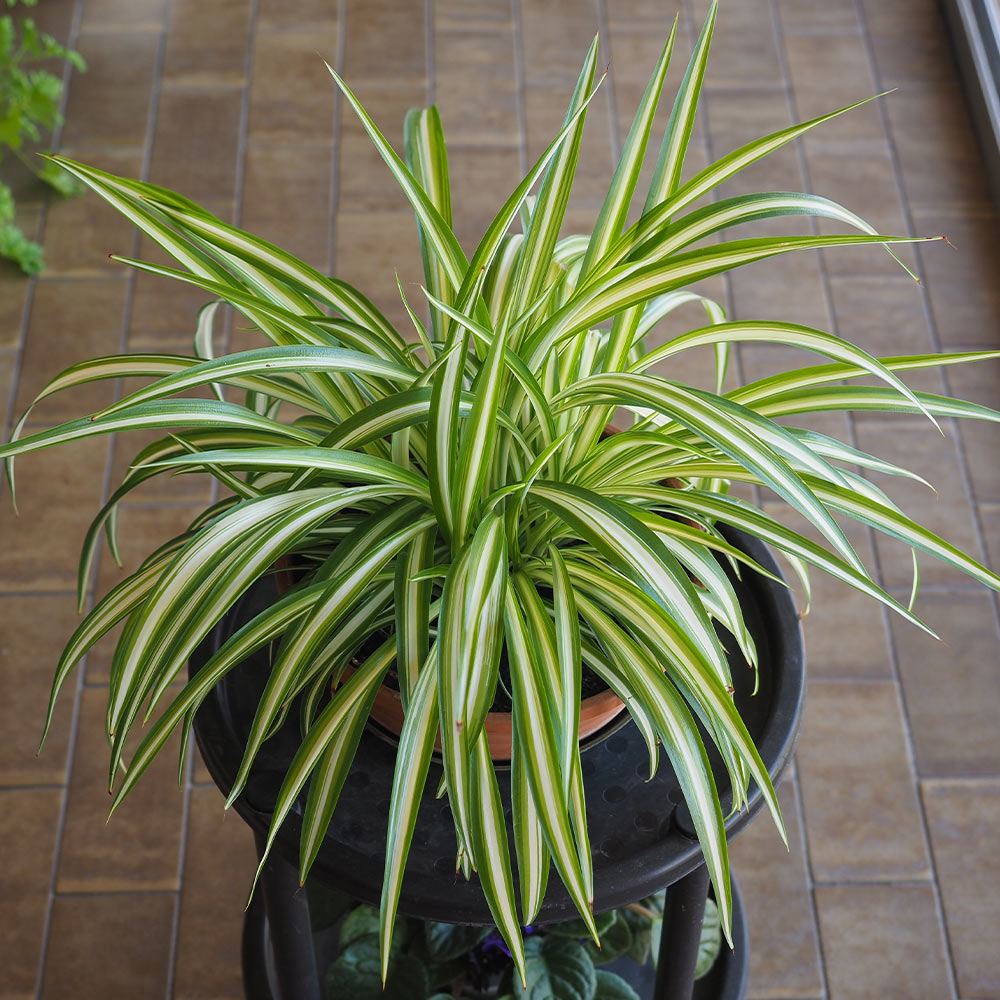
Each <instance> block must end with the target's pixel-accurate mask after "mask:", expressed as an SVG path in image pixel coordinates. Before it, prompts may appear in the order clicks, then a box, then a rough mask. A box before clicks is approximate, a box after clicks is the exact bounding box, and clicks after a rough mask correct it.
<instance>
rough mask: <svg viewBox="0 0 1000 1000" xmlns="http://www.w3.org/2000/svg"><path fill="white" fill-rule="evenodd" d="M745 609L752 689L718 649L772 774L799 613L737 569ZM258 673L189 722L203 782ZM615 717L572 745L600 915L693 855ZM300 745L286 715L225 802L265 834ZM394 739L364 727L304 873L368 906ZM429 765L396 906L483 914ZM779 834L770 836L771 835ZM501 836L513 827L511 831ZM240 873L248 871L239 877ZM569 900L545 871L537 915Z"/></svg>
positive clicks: (505, 775)
mask: <svg viewBox="0 0 1000 1000" xmlns="http://www.w3.org/2000/svg"><path fill="white" fill-rule="evenodd" d="M733 540H734V541H736V542H737V543H738V544H739V545H740V546H741V547H742V548H743V549H744V550H746V551H747V552H748V554H750V555H751V556H752V557H753V558H755V559H756V560H757V561H758V562H759V563H760V564H761V565H763V566H765V567H766V568H768V569H770V570H771V571H772V572H775V571H776V569H777V567H776V565H775V563H774V561H773V559H772V557H771V555H770V553H768V552H767V550H766V549H765V548H764V547H763V546H762V545H761V544H760V543H759V542H757V541H756V540H754V539H749V538H746V537H744V536H740V535H738V534H735V533H733ZM734 582H735V585H736V588H737V593H738V594H739V596H740V600H741V602H742V604H743V607H744V615H745V617H746V621H747V624H748V626H749V627H750V630H751V634H752V635H753V637H754V640H755V642H756V644H757V649H758V653H759V663H760V687H759V690H758V692H757V694H756V695H752V689H753V681H754V677H753V671H752V670H751V669H750V668H749V667H748V665H747V664H746V662H745V661H744V660H743V659H742V657H741V656H740V654H739V652H738V651H736V649H737V648H736V643H735V642H734V641H732V639H731V637H729V636H728V634H725V633H724V634H723V636H722V637H723V644H724V645H725V646H726V648H727V649H730V650H734V651H736V652H734V653H733V654H731V655H730V663H731V666H732V673H733V682H734V685H735V686H736V695H735V697H736V702H737V705H738V707H739V709H740V711H741V714H742V716H743V719H744V721H745V722H746V725H747V728H748V729H749V731H750V734H751V735H752V736H753V738H754V740H755V742H756V744H757V748H758V750H759V751H760V753H761V757H762V759H763V761H764V763H765V765H766V766H767V768H768V771H769V773H770V774H771V775H772V778H776V777H777V775H778V774H779V773H780V771H781V769H782V768H783V766H784V764H785V763H786V761H787V759H788V757H789V756H790V754H791V749H792V744H793V741H794V737H795V734H796V732H797V728H798V719H799V714H800V709H801V700H802V690H803V683H804V654H803V648H802V637H801V630H800V627H799V621H798V616H797V614H796V612H795V610H794V606H793V605H792V602H791V598H790V596H789V593H788V591H787V589H786V588H785V587H783V586H781V585H780V584H777V583H775V582H773V581H769V580H767V579H765V578H763V577H761V576H760V575H759V574H755V573H751V572H750V571H749V570H744V572H743V580H740V581H734ZM273 599H274V591H273V583H272V582H271V581H269V580H268V581H262V582H261V583H259V584H257V585H256V586H255V587H252V588H251V589H250V590H249V591H248V592H247V593H246V594H245V595H244V597H243V598H241V600H240V601H239V602H238V604H237V605H236V606H235V607H234V608H233V610H232V611H231V612H230V614H229V615H228V616H227V618H226V619H225V620H224V621H223V622H222V623H220V625H219V627H217V629H216V630H215V632H214V633H213V634H212V635H211V636H209V638H208V639H206V641H205V643H203V644H202V646H201V647H200V648H199V650H198V652H197V653H196V655H195V656H194V657H193V658H192V663H191V669H192V670H196V669H197V668H198V667H199V666H200V665H201V664H202V663H204V662H205V660H206V659H207V658H208V656H209V655H211V653H212V651H214V650H215V649H216V648H218V646H219V645H220V644H221V643H222V642H223V641H224V639H225V637H226V636H227V635H229V634H231V633H232V631H234V630H235V628H238V627H239V626H240V625H242V624H243V623H244V622H246V621H249V620H250V619H251V618H252V617H253V616H254V615H255V614H257V613H258V612H259V611H261V610H263V609H264V608H265V607H266V606H267V605H268V604H269V603H270V602H271V601H272V600H273ZM268 670H269V660H268V654H267V651H266V650H264V651H261V652H260V653H259V654H258V655H257V656H255V657H251V658H250V659H249V660H248V661H247V662H245V663H244V664H242V665H241V666H240V667H238V668H237V669H235V670H233V671H231V672H230V673H229V674H228V675H227V676H226V678H224V680H223V681H222V682H221V683H220V684H219V685H218V686H217V687H216V689H215V690H214V691H213V693H212V694H211V695H210V696H209V698H207V699H206V701H205V703H204V704H203V705H202V707H201V708H200V709H199V711H198V715H197V719H196V723H195V732H196V735H197V739H198V744H199V746H200V748H201V751H202V756H203V757H204V759H205V763H206V766H207V767H208V769H209V771H210V773H211V774H212V777H213V779H214V780H215V782H216V783H217V784H218V785H219V787H220V788H221V789H223V790H224V791H226V792H228V790H229V789H230V788H231V787H232V781H233V778H234V776H235V774H236V771H237V768H238V766H239V763H240V759H241V757H242V753H243V748H244V746H245V743H246V737H247V735H248V733H249V728H250V722H251V720H252V718H253V713H254V709H255V708H256V704H257V697H258V695H259V693H260V690H261V688H262V687H263V683H264V679H265V678H266V676H267V673H268ZM623 718H624V719H625V720H626V721H624V723H622V722H618V723H613V724H612V725H611V726H610V727H608V729H609V730H610V731H609V732H605V733H602V734H599V736H598V738H592V739H591V740H589V741H588V742H587V744H586V745H585V746H584V747H583V748H582V750H581V763H582V766H583V775H584V785H585V790H586V799H587V819H588V828H589V835H590V841H591V845H592V852H593V863H594V910H595V911H596V912H601V911H603V910H608V909H612V908H614V907H618V906H623V905H625V904H626V903H629V902H632V901H634V900H636V899H640V898H642V897H643V896H646V895H649V894H651V893H653V892H656V891H657V890H659V889H661V888H662V887H663V886H665V885H669V884H671V883H672V882H674V881H676V880H677V879H679V878H681V877H683V876H684V875H686V874H687V873H688V872H690V871H691V870H693V869H694V868H695V867H697V866H698V864H700V863H701V849H700V847H699V845H698V843H697V841H696V840H695V839H694V835H693V830H692V829H691V821H690V816H689V814H688V813H687V808H686V806H685V805H684V804H683V798H682V795H681V792H680V788H679V786H678V782H677V780H676V778H675V776H674V773H673V770H672V769H671V767H670V765H669V761H668V759H667V755H666V753H665V752H663V750H662V748H661V753H660V765H659V768H658V770H657V772H656V774H654V775H653V776H652V778H650V775H649V757H648V752H647V749H646V745H645V742H644V741H643V739H642V737H641V735H640V734H639V732H638V730H637V728H636V727H635V725H634V724H633V723H632V722H631V721H630V720H628V719H627V716H624V717H623ZM705 742H706V747H708V748H709V758H710V760H711V761H712V764H713V768H714V770H715V774H716V777H717V781H718V783H719V794H720V797H721V800H722V803H723V808H724V809H725V808H726V803H727V797H728V792H729V785H728V780H727V778H726V772H725V769H724V768H723V767H722V765H721V762H720V760H719V758H718V756H717V754H713V749H712V748H711V747H710V741H708V740H706V741H705ZM298 745H299V730H298V718H297V713H295V712H294V711H292V712H290V713H289V717H288V720H287V721H286V723H285V725H284V727H283V728H282V729H281V730H280V731H279V732H278V733H276V734H275V735H274V736H273V737H272V738H271V739H270V740H269V741H268V742H267V743H266V744H265V745H264V747H263V748H262V750H261V753H260V755H259V756H258V759H257V761H256V762H255V765H254V768H253V770H252V772H251V775H250V779H249V781H248V782H247V786H246V788H245V790H244V792H243V793H242V794H241V796H240V797H239V799H238V800H237V802H236V804H235V808H236V809H237V811H238V812H239V813H240V815H241V816H242V817H243V818H244V820H246V822H247V823H248V824H249V825H250V826H251V827H252V828H253V829H254V830H255V831H256V832H258V833H266V831H267V828H268V826H269V825H270V819H271V807H272V805H273V803H274V801H275V798H276V796H277V792H278V789H279V787H280V785H281V782H282V780H283V778H284V774H285V770H286V768H287V766H288V764H289V763H290V761H291V759H292V756H293V755H294V753H295V751H296V749H297V748H298ZM395 758H396V748H395V745H394V744H393V743H392V741H391V739H390V738H387V737H386V736H385V735H384V734H382V733H381V732H379V731H376V729H375V727H374V724H372V725H371V726H370V728H369V730H367V731H366V732H365V734H364V736H363V737H362V740H361V743H360V746H359V748H358V752H357V754H356V757H355V760H354V764H353V766H352V768H351V771H350V774H349V776H348V778H347V781H346V783H345V785H344V789H343V792H342V793H341V798H340V801H339V802H338V804H337V808H336V811H335V813H334V818H333V821H332V823H331V825H330V828H329V830H328V831H327V834H326V837H325V840H324V842H323V846H322V848H321V850H320V853H319V856H318V857H317V860H316V863H315V865H314V867H313V870H312V875H311V877H318V878H320V879H321V880H322V881H324V882H327V883H329V884H330V885H333V886H336V887H337V888H339V889H341V890H343V891H345V892H347V893H348V894H350V895H351V896H354V897H356V898H357V899H360V900H362V901H365V902H368V903H372V904H374V905H378V901H379V897H380V894H381V887H382V877H383V866H384V852H385V839H386V837H385V828H386V822H387V818H388V813H389V797H390V792H391V788H392V778H393V772H394V767H395ZM497 776H498V783H499V786H500V794H501V797H502V799H503V801H504V802H505V803H507V806H508V808H507V815H508V822H509V818H510V811H509V802H510V780H509V771H508V770H507V769H504V768H503V767H499V766H498V768H497ZM440 777H441V765H440V763H439V762H438V761H436V760H435V761H432V763H431V766H430V771H429V774H428V777H427V783H426V786H425V790H424V796H423V800H422V802H421V806H420V810H419V815H418V819H417V824H416V829H415V832H414V837H413V843H412V846H411V848H410V855H409V858H408V861H407V867H406V875H405V877H404V880H403V887H402V893H401V897H400V904H399V909H400V912H401V913H404V914H408V915H411V916H419V917H422V918H424V919H430V920H446V921H452V922H463V923H492V917H491V915H490V911H489V908H488V907H487V904H486V901H485V898H484V897H483V894H482V891H481V890H480V887H479V883H478V881H477V879H476V877H475V875H473V877H472V879H471V880H470V881H466V880H465V879H464V878H463V877H462V876H460V875H459V876H456V874H455V855H456V844H455V832H454V825H453V821H452V818H451V812H450V809H449V806H448V804H447V801H445V800H438V799H436V798H435V792H436V789H437V788H438V783H439V779H440ZM304 805H305V798H304V795H303V796H300V801H299V802H298V803H297V804H296V806H295V807H294V808H293V810H292V812H291V813H290V814H289V816H288V818H287V819H286V820H285V823H284V825H283V827H282V830H281V833H280V835H279V838H278V840H277V842H276V846H275V849H276V850H277V851H278V852H279V853H280V854H281V855H283V856H284V857H285V858H286V859H287V860H288V861H289V862H290V863H292V864H297V858H298V845H299V834H300V829H301V821H302V815H303V810H304ZM761 805H762V797H761V795H760V792H759V790H758V789H757V788H756V787H754V788H753V789H752V790H751V793H750V808H749V810H746V809H745V810H743V811H742V812H741V813H739V814H736V815H734V816H731V817H730V818H729V820H728V821H727V824H726V827H727V832H728V833H729V835H730V836H731V835H732V834H734V833H735V832H736V831H737V830H739V829H740V828H741V827H742V826H743V825H745V823H746V822H747V821H748V820H749V819H750V817H751V816H752V815H753V814H754V813H755V812H756V811H757V810H758V809H759V808H760V806H761ZM775 836H777V833H775ZM510 840H511V844H513V840H512V837H511V838H510ZM248 879H249V874H248ZM574 915H575V907H574V906H573V903H572V902H571V900H570V898H569V895H568V894H567V892H566V891H565V889H564V887H563V886H562V883H561V881H560V880H559V878H558V876H557V875H556V876H553V877H552V878H550V880H549V886H548V891H547V893H546V898H545V903H544V905H543V907H542V911H541V913H540V914H539V916H538V918H537V919H538V921H539V922H547V921H554V920H565V919H571V918H572V917H573V916H574Z"/></svg>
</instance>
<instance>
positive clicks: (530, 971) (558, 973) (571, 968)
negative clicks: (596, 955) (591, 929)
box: [514, 936, 597, 1000]
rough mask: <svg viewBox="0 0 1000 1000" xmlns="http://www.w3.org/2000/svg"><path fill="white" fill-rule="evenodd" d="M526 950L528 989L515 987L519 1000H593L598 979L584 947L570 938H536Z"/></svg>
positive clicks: (527, 943) (518, 984) (533, 938)
mask: <svg viewBox="0 0 1000 1000" xmlns="http://www.w3.org/2000/svg"><path fill="white" fill-rule="evenodd" d="M524 949H525V953H526V958H527V985H526V986H522V985H521V984H520V983H518V982H515V983H514V996H515V997H517V1000H591V998H592V997H593V995H594V989H595V987H596V985H597V976H596V974H595V971H594V963H593V962H591V960H590V956H589V955H588V954H587V953H586V951H584V949H583V946H582V945H580V944H579V943H578V942H576V941H573V940H571V939H569V938H560V937H539V936H535V937H532V938H529V939H528V940H527V941H526V942H525V946H524Z"/></svg>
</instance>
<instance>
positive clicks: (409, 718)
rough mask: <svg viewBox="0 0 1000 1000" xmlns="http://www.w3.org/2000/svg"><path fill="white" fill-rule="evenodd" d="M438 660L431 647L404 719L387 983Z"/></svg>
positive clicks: (392, 839) (386, 927) (384, 912)
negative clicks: (393, 933)
mask: <svg viewBox="0 0 1000 1000" xmlns="http://www.w3.org/2000/svg"><path fill="white" fill-rule="evenodd" d="M437 655H438V646H437V644H435V645H433V646H432V647H431V649H430V652H429V653H428V655H427V660H426V662H425V663H424V665H423V667H422V668H421V670H420V673H419V676H418V678H417V683H416V685H415V687H414V688H413V689H412V691H411V694H410V703H409V705H408V706H407V710H406V714H405V716H404V718H403V729H402V731H401V732H400V735H399V750H398V752H397V753H396V769H395V773H394V775H393V779H392V796H391V798H390V801H389V822H388V826H387V830H386V845H385V874H384V876H383V880H382V898H381V904H380V911H379V912H380V918H379V945H380V950H381V955H382V958H381V963H382V964H381V975H382V978H383V979H384V978H385V977H386V975H387V974H388V968H389V960H390V955H391V947H392V932H393V926H394V924H395V919H396V909H397V907H398V905H399V893H400V889H401V888H402V884H403V871H404V869H405V867H406V858H407V855H408V854H409V851H410V843H411V841H412V840H413V830H414V828H415V826H416V822H417V813H418V811H419V808H420V799H421V796H422V795H423V791H424V785H425V783H426V781H427V768H428V766H429V764H430V759H431V752H432V751H433V749H434V737H435V735H436V733H437V721H438V690H437V677H438V671H437Z"/></svg>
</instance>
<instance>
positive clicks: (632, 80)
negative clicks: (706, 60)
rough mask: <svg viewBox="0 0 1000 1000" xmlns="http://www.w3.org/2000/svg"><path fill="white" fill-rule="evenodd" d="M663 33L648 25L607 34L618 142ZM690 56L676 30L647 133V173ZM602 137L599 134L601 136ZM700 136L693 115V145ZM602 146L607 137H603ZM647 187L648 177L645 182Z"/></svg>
mask: <svg viewBox="0 0 1000 1000" xmlns="http://www.w3.org/2000/svg"><path fill="white" fill-rule="evenodd" d="M666 39H667V32H666V31H664V32H663V33H662V34H661V33H660V32H657V31H654V30H653V29H651V28H649V27H643V28H632V29H631V30H627V31H626V30H620V29H619V30H614V31H612V33H611V46H610V49H611V76H612V79H613V81H614V103H615V109H616V112H617V116H618V121H617V125H618V142H619V144H622V145H623V144H624V142H625V137H626V135H627V134H628V131H629V128H630V127H631V125H632V120H633V119H634V118H635V114H636V110H637V109H638V107H639V105H640V103H641V101H642V98H643V95H644V94H645V92H646V87H647V85H648V84H649V78H650V76H651V75H652V72H653V69H654V67H655V66H656V64H657V61H658V60H659V58H660V53H661V52H662V50H663V46H664V44H665V43H666ZM690 57H691V45H690V43H689V40H688V38H687V37H686V35H685V34H684V32H683V31H679V32H678V36H677V37H675V39H674V50H673V54H672V55H671V58H670V67H669V69H668V70H667V78H666V80H665V81H664V84H663V90H662V91H661V93H660V100H659V104H658V105H657V109H656V120H655V121H654V124H653V131H652V134H651V136H650V154H649V159H650V161H651V162H650V164H649V168H648V169H647V173H648V174H649V175H651V174H652V168H653V167H654V166H655V164H656V153H657V152H658V150H659V144H660V142H661V141H662V139H663V132H664V129H665V128H666V124H667V121H668V120H669V118H670V112H671V110H672V109H673V105H674V98H675V97H676V95H677V90H678V88H679V87H680V84H681V81H682V79H683V77H684V73H685V71H686V70H687V65H688V60H689V59H690ZM601 138H602V139H603V138H604V137H603V136H602V137H601ZM701 138H702V120H701V116H698V117H696V118H695V121H694V128H693V130H692V138H691V141H692V142H693V143H695V144H697V143H698V142H699V141H700V140H701ZM604 142H605V145H606V144H607V140H604ZM646 186H648V178H647V185H646Z"/></svg>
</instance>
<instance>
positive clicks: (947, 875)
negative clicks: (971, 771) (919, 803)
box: [923, 781, 1000, 998]
mask: <svg viewBox="0 0 1000 1000" xmlns="http://www.w3.org/2000/svg"><path fill="white" fill-rule="evenodd" d="M923 796H924V808H925V809H926V811H927V823H928V826H929V828H930V833H931V846H932V847H933V850H934V863H935V865H936V867H937V873H938V879H939V881H940V883H941V897H942V902H943V905H944V915H945V921H946V923H947V927H948V940H949V941H950V943H951V948H952V954H953V956H954V959H955V971H956V973H957V975H958V991H959V993H960V994H961V995H962V996H963V997H969V998H972V997H977V998H978V997H983V998H985V997H994V996H1000V952H998V951H997V949H996V947H995V946H994V943H993V942H991V941H990V932H989V928H991V927H993V928H996V927H1000V903H998V897H997V894H996V892H995V891H993V887H995V886H997V885H1000V861H998V859H997V854H996V852H995V851H994V850H993V849H992V844H993V841H994V839H995V835H996V829H997V827H998V825H1000V782H997V781H990V782H969V783H967V784H966V783H962V782H953V781H942V782H937V781H934V782H926V783H925V784H924V786H923Z"/></svg>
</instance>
